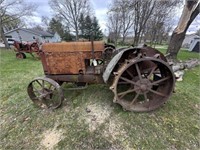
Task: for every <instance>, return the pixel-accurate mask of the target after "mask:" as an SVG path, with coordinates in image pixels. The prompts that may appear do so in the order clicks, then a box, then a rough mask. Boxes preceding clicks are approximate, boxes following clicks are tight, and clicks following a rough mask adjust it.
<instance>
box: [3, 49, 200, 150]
mask: <svg viewBox="0 0 200 150" xmlns="http://www.w3.org/2000/svg"><path fill="white" fill-rule="evenodd" d="M159 49H160V48H159ZM160 50H161V51H164V49H163V48H162V49H160ZM178 57H179V59H183V60H185V59H189V58H199V54H198V53H192V52H187V51H181V52H180V54H179V55H178ZM199 75H200V69H199V66H198V67H196V68H193V69H192V70H188V71H186V73H185V76H184V80H183V82H177V83H176V88H175V93H173V95H172V97H171V98H170V100H169V101H168V102H167V103H166V104H165V105H164V106H163V107H162V108H160V109H158V110H156V111H153V112H150V113H134V112H125V111H123V109H122V108H121V107H120V106H119V105H117V104H113V103H112V100H113V94H112V92H111V91H110V90H109V86H108V85H89V86H88V88H87V89H85V90H78V91H71V92H69V91H68V92H67V91H66V90H65V100H64V102H63V105H62V107H61V108H58V109H57V110H54V111H50V110H42V109H39V108H38V107H36V106H34V105H33V103H32V102H31V100H30V99H29V97H28V95H27V91H26V88H27V86H28V84H29V82H30V81H32V80H33V79H34V78H35V77H39V76H43V70H42V65H41V62H40V61H39V60H38V59H35V58H33V57H31V56H30V55H27V59H24V60H18V59H16V58H15V53H14V52H13V51H11V50H5V49H0V77H1V78H0V103H1V105H0V149H1V150H16V149H27V150H28V149H30V150H34V149H41V150H43V149H59V150H62V149H66V150H68V149H69V150H76V149H80V150H94V149H102V150H129V149H131V150H132V149H141V150H163V149H164V150H186V149H188V150H197V149H200V143H199V130H200V121H199V115H200V111H199V110H200V91H199V86H200V85H199V82H200V79H199ZM65 87H66V86H65V85H64V86H63V88H65ZM87 109H89V110H90V111H91V112H87V111H86V110H87Z"/></svg>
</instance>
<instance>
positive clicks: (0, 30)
mask: <svg viewBox="0 0 200 150" xmlns="http://www.w3.org/2000/svg"><path fill="white" fill-rule="evenodd" d="M0 35H1V38H2V40H3V42H4V44H5V48H7V49H9V48H10V46H9V44H8V41H7V39H6V37H5V34H4V30H3V27H2V26H1V25H0Z"/></svg>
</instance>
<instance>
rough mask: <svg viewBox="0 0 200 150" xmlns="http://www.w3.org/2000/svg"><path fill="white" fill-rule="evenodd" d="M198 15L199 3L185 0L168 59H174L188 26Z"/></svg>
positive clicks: (195, 0)
mask: <svg viewBox="0 0 200 150" xmlns="http://www.w3.org/2000/svg"><path fill="white" fill-rule="evenodd" d="M199 13H200V1H199V0H185V5H184V8H183V11H182V15H181V18H180V20H179V23H178V25H177V27H176V28H175V29H174V31H173V33H172V36H171V39H170V42H169V46H168V50H167V53H168V54H169V58H171V59H176V58H177V54H178V52H179V50H180V48H181V45H182V43H183V40H184V38H185V34H186V32H187V29H188V28H189V26H190V24H191V23H192V22H193V20H194V19H195V18H196V16H197V15H198V14H199Z"/></svg>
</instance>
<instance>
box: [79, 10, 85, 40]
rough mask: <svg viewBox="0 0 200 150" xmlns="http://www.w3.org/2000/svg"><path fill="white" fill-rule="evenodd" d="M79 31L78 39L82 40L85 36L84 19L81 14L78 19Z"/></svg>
mask: <svg viewBox="0 0 200 150" xmlns="http://www.w3.org/2000/svg"><path fill="white" fill-rule="evenodd" d="M79 29H80V35H79V36H80V38H84V34H85V18H84V15H83V13H81V15H80V18H79Z"/></svg>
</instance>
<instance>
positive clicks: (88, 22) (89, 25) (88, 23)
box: [84, 15, 92, 41]
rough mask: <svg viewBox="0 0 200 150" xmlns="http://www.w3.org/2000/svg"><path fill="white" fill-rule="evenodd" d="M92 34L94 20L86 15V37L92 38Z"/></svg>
mask: <svg viewBox="0 0 200 150" xmlns="http://www.w3.org/2000/svg"><path fill="white" fill-rule="evenodd" d="M91 35H92V20H91V18H90V16H89V15H87V16H86V17H85V35H84V38H86V39H88V40H89V41H90V40H91Z"/></svg>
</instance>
